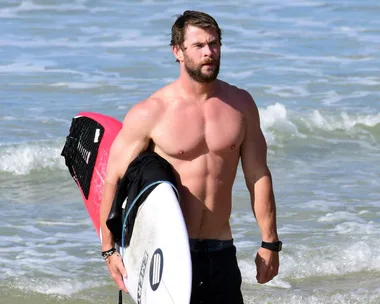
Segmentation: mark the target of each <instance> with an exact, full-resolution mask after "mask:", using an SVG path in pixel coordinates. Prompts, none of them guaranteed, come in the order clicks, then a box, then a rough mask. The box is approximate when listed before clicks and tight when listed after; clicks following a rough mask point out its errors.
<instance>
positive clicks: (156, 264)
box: [121, 183, 192, 304]
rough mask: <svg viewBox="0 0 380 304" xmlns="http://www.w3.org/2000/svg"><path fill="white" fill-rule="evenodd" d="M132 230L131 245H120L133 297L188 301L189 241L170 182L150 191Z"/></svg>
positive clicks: (171, 303) (163, 302)
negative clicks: (122, 246) (123, 246)
mask: <svg viewBox="0 0 380 304" xmlns="http://www.w3.org/2000/svg"><path fill="white" fill-rule="evenodd" d="M133 229H134V230H133V231H134V232H133V234H132V237H131V242H130V245H129V247H127V248H125V249H124V250H123V248H121V252H122V254H123V261H124V265H125V266H126V269H127V271H128V278H127V279H126V280H125V285H126V287H127V289H128V290H129V292H130V294H131V296H132V298H133V299H134V300H135V301H136V302H137V303H156V304H175V303H189V302H190V294H191V276H192V273H191V263H189V262H188V261H189V260H190V261H191V257H190V250H189V241H188V238H187V237H184V235H185V234H186V235H187V231H186V226H185V222H184V220H183V217H182V211H181V208H180V207H179V203H178V200H177V197H176V195H175V193H174V191H173V188H172V186H171V185H169V184H168V183H161V184H159V185H158V186H157V187H156V188H155V189H154V190H153V191H152V192H151V193H150V194H149V196H148V197H147V199H146V200H145V202H144V203H143V204H142V205H141V206H140V207H139V210H138V213H137V216H136V219H135V224H134V228H133ZM142 240H143V242H142ZM131 273H133V274H132V275H131ZM181 281H182V282H186V283H185V284H181V283H180V282H181ZM189 282H190V284H189Z"/></svg>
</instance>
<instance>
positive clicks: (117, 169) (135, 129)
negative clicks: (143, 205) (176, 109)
mask: <svg viewBox="0 0 380 304" xmlns="http://www.w3.org/2000/svg"><path fill="white" fill-rule="evenodd" d="M151 127H152V121H150V120H149V119H148V118H147V117H144V113H141V112H140V113H139V109H138V108H137V109H131V110H130V112H129V113H128V114H127V115H126V117H125V119H124V122H123V127H122V129H121V130H120V132H119V134H118V135H117V136H116V138H115V140H114V142H113V143H112V146H111V149H110V154H109V158H108V164H107V171H106V182H107V183H111V184H116V183H117V182H118V180H119V179H120V178H122V176H123V175H124V174H125V172H126V170H127V168H128V166H129V164H130V162H131V161H132V160H133V159H134V158H135V157H137V156H138V155H139V154H140V153H141V152H142V151H144V150H146V149H147V147H148V145H149V142H150V130H151Z"/></svg>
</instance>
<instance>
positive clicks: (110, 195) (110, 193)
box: [100, 182, 116, 251]
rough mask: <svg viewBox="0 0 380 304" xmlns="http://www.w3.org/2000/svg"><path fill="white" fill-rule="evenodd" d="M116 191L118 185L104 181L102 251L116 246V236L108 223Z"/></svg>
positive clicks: (101, 216)
mask: <svg viewBox="0 0 380 304" xmlns="http://www.w3.org/2000/svg"><path fill="white" fill-rule="evenodd" d="M115 193H116V185H114V184H111V183H107V182H105V183H104V189H103V197H102V203H101V204H100V227H101V237H102V251H106V250H109V249H111V248H113V247H114V246H115V241H114V237H113V235H112V233H111V231H110V230H109V229H108V227H107V225H106V221H107V218H108V215H109V213H110V210H111V206H112V202H113V199H114V196H115Z"/></svg>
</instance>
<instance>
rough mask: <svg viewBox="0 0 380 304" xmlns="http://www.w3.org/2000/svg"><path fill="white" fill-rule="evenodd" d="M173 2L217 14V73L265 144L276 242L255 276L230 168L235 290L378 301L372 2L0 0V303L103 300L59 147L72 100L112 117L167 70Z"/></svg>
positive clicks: (251, 223)
mask: <svg viewBox="0 0 380 304" xmlns="http://www.w3.org/2000/svg"><path fill="white" fill-rule="evenodd" d="M186 9H196V10H203V11H205V12H208V13H210V14H211V15H213V16H214V17H215V18H216V19H217V21H218V22H219V25H220V27H221V28H222V30H223V47H222V64H221V72H220V78H221V79H223V80H225V81H228V82H230V83H232V84H235V85H237V86H240V87H242V88H245V89H246V90H248V91H249V92H250V93H251V94H252V96H253V97H254V99H255V101H256V103H257V105H258V107H259V110H260V115H261V125H262V129H263V132H264V134H265V137H266V140H267V142H268V148H269V151H268V162H269V166H270V169H271V170H272V174H273V178H274V188H275V195H276V200H277V212H278V231H279V235H280V237H281V239H282V240H283V242H284V249H283V252H282V253H281V257H280V262H281V266H280V273H279V275H278V277H276V278H275V279H274V280H273V281H272V282H270V283H268V284H266V285H259V284H257V283H256V280H255V276H256V269H255V265H254V257H255V254H256V252H257V249H258V247H259V245H260V234H259V231H258V228H257V224H256V222H255V220H254V218H253V215H252V212H251V209H250V203H249V197H248V193H247V191H246V189H245V184H244V181H243V178H242V172H241V170H240V169H239V171H238V175H237V179H236V183H235V185H234V196H233V213H232V218H231V223H232V227H233V235H234V239H235V242H236V246H237V248H238V259H239V265H240V267H241V271H242V276H243V287H242V288H243V293H244V298H245V303H260V304H264V303H268V304H269V303H279V304H301V303H302V304H303V303H305V304H320V303H326V304H338V303H339V304H341V303H342V304H343V303H344V304H346V303H350V304H351V303H361V304H362V303H365V304H368V303H370V304H378V303H380V18H379V16H380V3H379V1H378V0H345V1H343V0H329V1H327V0H294V1H281V0H266V1H263V0H245V1H240V0H226V1H222V0H210V1H204V2H200V1H199V2H195V1H194V2H191V1H182V0H139V1H138V0H128V1H123V0H107V1H106V0H91V1H90V0H67V1H57V0H24V1H22V0H0V193H1V194H0V269H1V271H0V303H1V304H3V303H6V304H8V303H9V304H15V303H20V304H37V303H49V304H52V303H62V304H69V303H70V304H71V303H73V304H74V303H76V304H77V303H78V304H81V303H83V304H84V303H86V304H87V303H88V304H90V303H117V300H118V298H117V289H116V287H115V286H114V284H113V282H112V281H111V278H110V277H109V275H108V271H107V269H106V267H105V265H104V262H103V261H102V259H101V257H100V246H99V241H98V239H97V236H96V233H95V231H94V229H93V228H92V224H91V222H90V219H89V217H88V215H87V211H86V210H85V208H84V205H83V202H82V200H81V197H80V193H79V190H78V189H77V187H76V185H75V184H74V182H73V180H72V179H71V176H70V175H69V173H68V171H67V169H66V167H65V165H64V160H63V158H62V157H61V156H60V152H61V150H62V147H63V144H64V141H65V137H66V135H67V134H68V128H69V126H70V123H71V118H72V117H73V116H75V115H76V114H77V113H78V112H80V111H95V112H99V113H103V114H106V115H110V116H113V117H115V118H117V119H120V120H122V119H123V117H124V115H125V113H126V112H127V111H128V109H129V108H130V107H131V106H132V105H133V104H135V103H136V102H138V101H140V100H143V99H145V98H147V97H148V96H149V95H150V94H151V93H153V92H154V91H155V90H157V89H158V88H160V87H162V86H164V85H166V84H167V83H169V82H170V81H172V80H174V79H175V78H176V77H177V76H178V65H177V63H176V62H175V60H174V58H173V56H172V54H171V51H170V47H169V41H170V28H171V25H172V23H173V21H174V20H175V16H176V15H177V14H180V13H182V12H183V11H184V10H186ZM124 303H132V302H131V301H130V300H129V299H128V297H127V296H126V297H125V300H124Z"/></svg>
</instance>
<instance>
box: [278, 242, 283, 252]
mask: <svg viewBox="0 0 380 304" xmlns="http://www.w3.org/2000/svg"><path fill="white" fill-rule="evenodd" d="M281 250H282V242H281V241H278V243H277V251H281Z"/></svg>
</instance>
